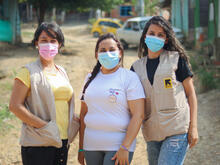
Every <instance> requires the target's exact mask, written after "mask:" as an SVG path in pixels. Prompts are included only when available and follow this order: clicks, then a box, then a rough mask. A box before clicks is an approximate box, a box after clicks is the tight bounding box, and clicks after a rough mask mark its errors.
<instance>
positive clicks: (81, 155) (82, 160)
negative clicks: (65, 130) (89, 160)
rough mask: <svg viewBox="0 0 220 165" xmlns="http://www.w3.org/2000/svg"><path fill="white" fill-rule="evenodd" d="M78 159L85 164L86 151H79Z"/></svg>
mask: <svg viewBox="0 0 220 165" xmlns="http://www.w3.org/2000/svg"><path fill="white" fill-rule="evenodd" d="M78 161H79V163H80V164H81V165H85V162H84V152H78Z"/></svg>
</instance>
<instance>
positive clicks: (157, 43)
mask: <svg viewBox="0 0 220 165" xmlns="http://www.w3.org/2000/svg"><path fill="white" fill-rule="evenodd" d="M164 42H165V40H164V39H162V38H158V37H155V36H150V35H147V36H146V38H145V44H146V45H147V47H148V48H149V49H150V50H151V51H152V52H157V51H159V50H160V49H162V48H163V46H164Z"/></svg>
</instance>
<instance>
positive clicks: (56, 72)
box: [9, 22, 78, 165]
mask: <svg viewBox="0 0 220 165" xmlns="http://www.w3.org/2000/svg"><path fill="white" fill-rule="evenodd" d="M32 43H33V45H34V46H36V47H37V48H38V51H39V58H38V59H37V60H36V61H35V62H32V63H30V64H27V65H25V66H24V67H23V68H22V69H21V70H20V71H19V72H18V74H17V76H16V77H15V81H14V87H13V91H12V95H11V99H10V105H9V109H10V110H11V112H13V113H14V114H15V115H16V116H17V117H18V118H19V119H20V120H21V121H22V122H23V124H22V131H21V138H20V144H21V156H22V162H23V164H24V165H39V164H40V165H58V164H59V165H66V163H67V155H68V149H69V144H70V143H71V142H72V141H73V138H74V136H75V135H76V132H77V131H78V129H77V127H75V129H74V126H76V125H77V123H78V121H77V120H78V119H77V118H76V117H74V113H73V111H74V97H73V88H72V87H71V84H70V82H69V79H68V76H67V74H66V72H65V70H64V69H63V68H62V67H61V66H58V65H56V64H55V63H54V57H55V56H56V55H57V54H58V50H59V48H61V47H62V46H64V36H63V33H62V31H61V29H60V28H59V26H58V25H57V24H55V23H46V22H44V23H42V24H41V25H40V26H39V27H38V28H37V30H36V32H35V34H34V39H33V41H32ZM74 123H75V125H74Z"/></svg>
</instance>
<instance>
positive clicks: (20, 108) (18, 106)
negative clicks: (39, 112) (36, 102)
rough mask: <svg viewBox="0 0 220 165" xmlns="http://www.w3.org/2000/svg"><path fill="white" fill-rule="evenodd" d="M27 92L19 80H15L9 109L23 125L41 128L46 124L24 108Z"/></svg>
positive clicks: (27, 89) (26, 88)
mask: <svg viewBox="0 0 220 165" xmlns="http://www.w3.org/2000/svg"><path fill="white" fill-rule="evenodd" d="M28 91H29V88H28V87H27V86H26V85H24V84H23V83H22V82H21V81H20V80H18V79H15V81H14V86H13V90H12V94H11V99H10V103H9V109H10V111H11V112H13V113H14V114H15V116H17V117H18V118H19V119H20V120H22V121H23V122H24V123H26V124H28V125H30V126H32V127H35V128H41V127H43V126H44V125H46V124H47V122H46V121H43V120H42V119H40V118H39V117H37V116H35V115H33V114H32V113H31V112H30V111H28V110H27V109H26V108H25V106H24V101H25V98H26V97H27V94H28Z"/></svg>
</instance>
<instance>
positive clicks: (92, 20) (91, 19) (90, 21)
mask: <svg viewBox="0 0 220 165" xmlns="http://www.w3.org/2000/svg"><path fill="white" fill-rule="evenodd" d="M95 21H96V19H95V18H90V19H89V20H88V22H89V24H91V25H93V24H94V23H95Z"/></svg>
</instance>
